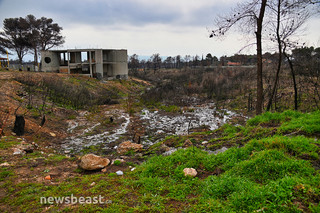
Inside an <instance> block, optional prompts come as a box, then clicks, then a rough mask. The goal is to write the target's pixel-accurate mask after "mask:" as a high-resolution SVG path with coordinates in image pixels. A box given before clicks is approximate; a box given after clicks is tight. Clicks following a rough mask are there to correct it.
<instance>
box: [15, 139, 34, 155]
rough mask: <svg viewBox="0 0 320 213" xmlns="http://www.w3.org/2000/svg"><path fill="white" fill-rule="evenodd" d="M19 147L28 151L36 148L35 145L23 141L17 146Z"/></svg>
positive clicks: (30, 151)
mask: <svg viewBox="0 0 320 213" xmlns="http://www.w3.org/2000/svg"><path fill="white" fill-rule="evenodd" d="M17 148H18V149H20V150H23V151H25V152H26V153H32V152H33V150H34V147H33V145H31V144H28V143H26V142H25V141H22V142H21V144H20V145H18V146H17Z"/></svg>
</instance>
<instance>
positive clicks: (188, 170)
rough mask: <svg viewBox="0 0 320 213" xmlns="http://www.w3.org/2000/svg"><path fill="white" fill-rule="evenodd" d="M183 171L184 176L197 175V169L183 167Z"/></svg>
mask: <svg viewBox="0 0 320 213" xmlns="http://www.w3.org/2000/svg"><path fill="white" fill-rule="evenodd" d="M183 173H184V176H191V177H195V176H197V174H198V173H197V171H196V170H195V169H193V168H185V169H183Z"/></svg>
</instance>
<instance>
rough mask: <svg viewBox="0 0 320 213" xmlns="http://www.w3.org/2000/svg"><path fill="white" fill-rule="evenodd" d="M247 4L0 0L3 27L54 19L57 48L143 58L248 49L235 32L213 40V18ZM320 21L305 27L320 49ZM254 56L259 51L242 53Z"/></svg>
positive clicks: (159, 0)
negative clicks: (28, 19) (12, 21)
mask: <svg viewBox="0 0 320 213" xmlns="http://www.w3.org/2000/svg"><path fill="white" fill-rule="evenodd" d="M239 1H243V0H223V1H221V0H0V11H1V13H0V28H1V29H2V27H3V25H2V22H3V20H4V19H5V18H15V17H25V16H26V15H28V14H33V15H34V16H36V17H37V18H41V17H43V16H44V17H47V18H52V19H53V21H54V22H56V23H58V24H59V25H60V26H61V27H63V31H62V35H63V36H64V37H65V41H66V42H65V44H64V45H63V46H62V47H59V48H55V49H67V48H70V49H73V48H77V49H80V48H106V49H108V48H112V49H127V50H128V55H132V54H137V55H138V56H139V58H141V57H147V56H151V55H152V54H155V53H159V54H160V56H163V57H164V56H176V55H181V56H185V55H191V56H195V55H198V56H200V57H201V56H202V55H203V56H204V57H205V56H206V54H207V53H211V54H212V55H215V56H217V57H220V56H223V55H228V56H231V55H233V54H235V53H237V52H239V51H240V50H241V49H242V47H244V46H246V45H247V44H248V42H249V41H248V39H244V36H243V35H240V34H238V33H236V32H233V33H230V34H229V35H228V36H227V37H226V38H224V39H223V40H221V39H214V38H211V39H210V38H209V34H210V29H213V27H214V25H213V23H214V19H215V18H216V17H217V16H218V15H223V14H226V13H228V12H229V11H230V10H231V9H232V8H233V7H235V6H236V5H237V2H239ZM319 24H320V16H317V17H315V18H312V19H311V20H310V21H309V22H308V23H307V24H306V31H305V32H304V36H303V37H302V38H301V39H302V40H303V41H304V42H306V44H307V45H308V46H320V27H319ZM254 52H255V48H254V46H253V47H251V48H248V49H245V50H244V51H243V52H241V53H243V54H251V53H254Z"/></svg>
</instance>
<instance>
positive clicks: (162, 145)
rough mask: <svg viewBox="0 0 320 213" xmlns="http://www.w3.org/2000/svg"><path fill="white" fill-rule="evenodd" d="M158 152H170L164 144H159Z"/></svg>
mask: <svg viewBox="0 0 320 213" xmlns="http://www.w3.org/2000/svg"><path fill="white" fill-rule="evenodd" d="M159 150H160V152H168V151H169V150H170V147H168V146H167V145H165V144H161V146H160V147H159Z"/></svg>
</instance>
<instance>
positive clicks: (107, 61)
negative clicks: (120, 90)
mask: <svg viewBox="0 0 320 213" xmlns="http://www.w3.org/2000/svg"><path fill="white" fill-rule="evenodd" d="M41 71H43V72H59V73H69V74H82V75H87V76H90V77H95V78H98V79H127V78H128V54H127V50H114V49H67V50H49V51H42V52H41Z"/></svg>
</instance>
